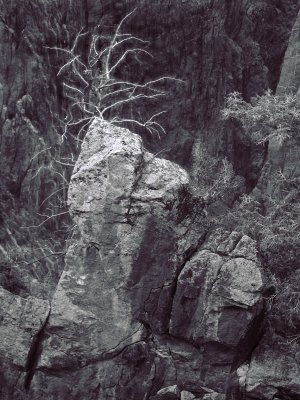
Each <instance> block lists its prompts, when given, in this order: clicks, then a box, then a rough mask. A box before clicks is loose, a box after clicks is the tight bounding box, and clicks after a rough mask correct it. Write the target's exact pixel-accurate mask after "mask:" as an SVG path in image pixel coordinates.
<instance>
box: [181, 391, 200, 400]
mask: <svg viewBox="0 0 300 400" xmlns="http://www.w3.org/2000/svg"><path fill="white" fill-rule="evenodd" d="M194 399H196V396H194V395H193V393H191V392H188V391H187V390H183V391H182V392H181V394H180V400H194Z"/></svg>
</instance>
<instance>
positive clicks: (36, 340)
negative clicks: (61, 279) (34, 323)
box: [24, 304, 51, 391]
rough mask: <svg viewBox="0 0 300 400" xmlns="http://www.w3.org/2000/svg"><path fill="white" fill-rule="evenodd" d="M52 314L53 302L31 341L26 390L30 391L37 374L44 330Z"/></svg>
mask: <svg viewBox="0 0 300 400" xmlns="http://www.w3.org/2000/svg"><path fill="white" fill-rule="evenodd" d="M50 314H51V304H50V308H49V312H48V315H47V317H46V319H45V321H44V323H43V325H42V327H41V328H40V330H39V331H38V332H37V334H36V335H34V337H33V339H32V342H31V346H30V349H29V352H28V356H27V360H26V364H25V373H26V375H25V380H24V389H25V390H26V391H29V389H30V385H31V382H32V379H33V376H34V374H35V371H36V367H37V364H38V361H39V359H40V356H41V354H42V344H43V339H44V332H45V328H46V326H47V323H48V321H49V318H50Z"/></svg>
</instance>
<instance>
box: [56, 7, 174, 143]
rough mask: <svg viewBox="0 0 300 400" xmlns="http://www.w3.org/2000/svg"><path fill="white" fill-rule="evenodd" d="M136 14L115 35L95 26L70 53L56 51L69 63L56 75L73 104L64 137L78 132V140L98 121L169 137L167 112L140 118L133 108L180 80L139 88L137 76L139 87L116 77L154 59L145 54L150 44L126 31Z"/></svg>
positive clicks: (81, 35)
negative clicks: (127, 67)
mask: <svg viewBox="0 0 300 400" xmlns="http://www.w3.org/2000/svg"><path fill="white" fill-rule="evenodd" d="M133 12H134V11H132V12H130V13H129V14H127V15H126V16H125V17H124V18H123V19H122V20H121V22H120V23H119V25H118V26H117V28H116V29H115V31H114V33H113V34H112V36H111V35H109V34H103V33H102V32H101V26H97V27H96V31H95V32H94V33H90V32H83V31H80V32H79V33H78V34H77V35H76V37H75V40H74V42H73V45H72V47H71V48H70V49H63V48H59V47H53V48H52V49H53V50H56V51H60V52H63V53H64V54H65V55H66V60H65V63H64V64H63V65H62V66H61V68H60V69H59V71H58V76H62V77H63V87H64V91H65V94H66V96H67V97H68V98H69V99H70V100H71V104H70V106H69V109H68V110H67V116H66V120H65V122H64V125H65V132H64V135H63V137H64V136H65V134H66V133H67V132H68V131H69V130H70V128H72V127H75V128H78V137H79V138H80V136H81V134H84V133H85V132H86V131H87V129H88V127H89V126H90V124H91V122H92V121H93V120H94V119H95V118H100V119H104V120H107V121H109V122H111V123H115V124H130V125H137V126H139V127H142V128H144V129H146V131H148V132H150V133H151V134H156V135H158V136H160V135H161V134H162V133H165V130H164V128H163V126H162V125H161V123H160V122H159V121H158V117H159V116H160V115H161V114H163V113H164V112H165V111H163V110H160V111H159V112H157V113H155V114H152V115H150V116H147V117H146V118H142V117H141V116H140V115H139V113H138V112H133V108H134V107H138V106H139V104H141V102H142V101H143V100H147V101H150V102H153V101H155V100H156V99H157V98H159V97H161V96H164V95H165V91H164V90H163V88H162V84H163V82H164V81H166V80H173V81H180V80H179V79H176V78H172V77H169V76H162V77H159V78H157V79H155V80H150V81H148V82H146V83H139V80H138V77H137V79H136V81H135V82H134V81H132V80H130V79H129V80H126V79H124V78H118V76H119V75H120V70H121V68H123V69H124V66H125V65H126V63H128V61H131V62H132V61H133V60H134V62H135V63H137V64H142V63H143V57H145V56H146V57H152V56H151V54H150V53H149V52H148V51H147V50H146V45H147V42H146V41H144V40H142V39H141V38H139V37H136V36H133V35H132V34H130V33H123V31H122V28H123V25H124V24H125V22H126V20H127V19H128V18H129V17H130V16H131V15H132V14H133ZM86 46H87V50H86V48H84V47H86ZM123 75H124V74H122V76H123Z"/></svg>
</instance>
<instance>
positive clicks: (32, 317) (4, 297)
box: [0, 288, 50, 399]
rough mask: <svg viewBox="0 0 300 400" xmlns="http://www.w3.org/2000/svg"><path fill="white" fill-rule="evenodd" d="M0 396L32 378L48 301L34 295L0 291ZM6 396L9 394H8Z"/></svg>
mask: <svg viewBox="0 0 300 400" xmlns="http://www.w3.org/2000/svg"><path fill="white" fill-rule="evenodd" d="M0 300H1V311H0V321H1V325H0V337H1V343H0V368H1V371H0V380H1V387H0V395H1V398H3V399H6V398H9V396H10V395H11V396H13V395H14V394H13V393H14V390H15V389H17V387H18V386H21V388H22V392H23V391H24V390H25V389H24V386H25V387H26V386H27V385H28V383H29V381H30V379H31V372H32V369H34V368H35V366H36V364H35V362H36V355H37V353H38V352H39V350H40V349H39V347H38V344H39V336H40V334H41V332H42V330H43V327H44V325H45V323H46V321H47V319H48V316H49V313H50V305H49V302H48V301H45V300H40V299H37V298H34V297H28V298H26V299H24V298H22V297H19V296H16V295H13V294H11V293H10V292H8V291H6V290H4V289H2V288H1V290H0ZM7 396H8V397H7Z"/></svg>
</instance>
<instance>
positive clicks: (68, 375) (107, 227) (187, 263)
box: [15, 120, 263, 400]
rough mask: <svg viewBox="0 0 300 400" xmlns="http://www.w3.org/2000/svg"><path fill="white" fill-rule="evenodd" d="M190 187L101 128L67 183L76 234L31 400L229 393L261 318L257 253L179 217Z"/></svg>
mask: <svg viewBox="0 0 300 400" xmlns="http://www.w3.org/2000/svg"><path fill="white" fill-rule="evenodd" d="M182 190H189V177H188V175H187V173H186V172H185V171H184V170H183V169H182V168H181V167H179V166H178V165H176V164H174V163H172V162H170V161H168V160H164V159H160V158H158V157H155V156H154V155H152V154H151V153H149V152H147V151H146V150H145V149H144V148H143V145H142V141H141V138H140V137H139V136H138V135H136V134H134V133H131V132H130V131H128V130H127V129H123V128H118V127H114V126H113V125H110V124H109V123H106V122H103V121H101V120H95V122H94V123H93V124H92V126H91V128H90V130H89V133H88V134H87V136H86V138H85V140H84V143H83V145H82V150H81V155H80V157H79V159H78V161H77V163H76V166H75V169H74V173H73V177H72V180H71V183H70V189H69V206H70V212H71V214H72V218H73V220H74V223H75V224H76V230H75V231H74V234H73V238H72V239H71V240H70V241H69V247H68V253H67V256H66V267H65V270H64V272H63V274H62V276H61V278H60V281H59V284H58V286H57V288H56V291H55V294H54V296H53V298H52V301H51V313H50V316H49V320H48V319H47V318H46V319H45V318H44V322H43V324H45V326H44V328H43V332H42V334H41V335H40V336H39V344H38V346H37V347H38V348H39V349H40V351H39V353H35V360H34V363H33V367H32V369H31V375H30V379H29V378H27V382H28V383H27V386H26V385H25V386H26V388H27V394H26V396H28V398H31V399H34V400H35V399H36V400H38V399H40V398H41V397H47V398H48V399H50V400H51V399H53V400H54V399H56V398H61V399H63V398H64V396H65V397H66V396H68V397H69V398H72V399H80V398H82V396H86V398H89V397H91V396H92V395H95V396H98V398H101V399H108V398H114V399H125V398H126V399H141V398H144V397H145V396H148V398H153V399H165V398H166V399H167V398H178V399H180V398H181V392H185V393H183V394H182V396H183V398H184V396H187V392H189V393H190V394H191V396H194V398H201V396H202V397H203V396H205V395H207V396H206V397H205V398H215V397H216V396H221V397H222V396H225V393H226V390H227V386H228V384H229V382H230V379H231V370H232V366H233V365H236V366H239V365H240V364H241V363H243V362H245V360H246V359H247V357H248V355H249V354H250V353H251V351H252V349H253V346H254V341H255V339H254V338H253V336H255V335H256V332H253V326H255V324H256V323H257V322H256V321H257V319H258V318H259V317H260V315H261V313H262V312H263V302H262V288H263V283H262V276H261V272H260V269H259V263H258V260H257V256H256V247H255V243H254V242H253V241H252V240H251V239H250V238H248V237H246V236H241V235H239V234H237V233H236V232H232V233H231V234H230V233H229V232H224V231H222V230H219V231H217V232H214V233H212V234H209V235H208V237H207V234H206V231H205V230H204V227H205V225H204V226H203V227H201V226H198V227H195V226H194V225H193V224H191V221H192V216H191V215H190V214H189V213H186V214H185V216H184V217H182V208H184V207H185V206H187V205H186V204H184V200H182V197H181V196H180V192H181V191H182ZM180 199H181V200H180ZM179 214H180V217H181V218H179ZM249 334H250V336H251V339H250V338H249V337H248V336H249ZM26 376H27V375H26ZM20 393H21V383H19V384H18V386H17V389H15V398H16V399H18V398H19V397H18V396H21V394H20ZM83 393H84V394H83ZM213 393H215V397H214V395H213ZM22 395H23V396H25V394H24V393H22ZM87 396H89V397H87ZM191 396H190V397H191ZM208 396H210V397H208ZM221 397H220V398H221ZM192 398H193V397H192ZM216 398H217V397H216Z"/></svg>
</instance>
